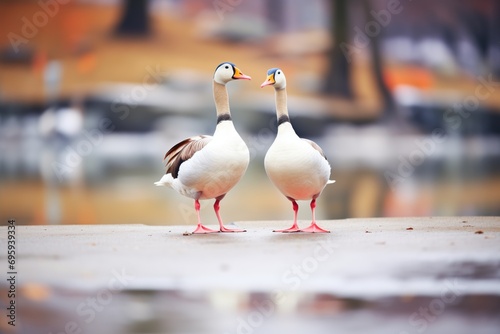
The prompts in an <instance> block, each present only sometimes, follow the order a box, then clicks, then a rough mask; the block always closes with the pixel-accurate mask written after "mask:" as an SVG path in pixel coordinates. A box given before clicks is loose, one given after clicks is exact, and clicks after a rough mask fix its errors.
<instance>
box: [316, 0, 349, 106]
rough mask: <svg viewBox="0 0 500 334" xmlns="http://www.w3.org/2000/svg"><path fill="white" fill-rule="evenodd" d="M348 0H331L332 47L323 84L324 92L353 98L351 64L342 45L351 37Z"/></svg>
mask: <svg viewBox="0 0 500 334" xmlns="http://www.w3.org/2000/svg"><path fill="white" fill-rule="evenodd" d="M348 6H349V4H348V0H332V1H330V17H331V18H332V19H331V22H332V23H331V26H330V35H331V37H332V47H331V49H330V51H329V54H328V69H327V70H326V77H325V81H324V84H323V89H322V90H323V93H325V94H333V95H340V96H342V97H347V98H352V95H353V94H352V89H351V64H350V62H349V60H348V59H347V57H346V55H344V54H343V52H342V49H341V47H340V45H341V43H347V41H348V39H349V31H348V23H349V19H348V16H349V10H348Z"/></svg>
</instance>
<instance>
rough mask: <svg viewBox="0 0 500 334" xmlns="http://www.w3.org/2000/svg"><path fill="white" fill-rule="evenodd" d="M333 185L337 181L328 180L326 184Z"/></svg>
mask: <svg viewBox="0 0 500 334" xmlns="http://www.w3.org/2000/svg"><path fill="white" fill-rule="evenodd" d="M332 183H335V180H328V182H327V183H326V184H332Z"/></svg>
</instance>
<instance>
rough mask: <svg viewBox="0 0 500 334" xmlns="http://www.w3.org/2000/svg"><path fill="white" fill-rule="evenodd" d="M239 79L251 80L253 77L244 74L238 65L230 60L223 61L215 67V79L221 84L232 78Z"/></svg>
mask: <svg viewBox="0 0 500 334" xmlns="http://www.w3.org/2000/svg"><path fill="white" fill-rule="evenodd" d="M238 79H243V80H250V79H252V78H251V77H249V76H248V75H245V74H243V73H242V72H241V70H240V69H239V68H238V67H236V65H234V64H233V63H230V62H226V63H222V64H220V65H219V66H217V68H216V69H215V73H214V81H215V82H217V83H219V84H221V85H225V84H227V83H228V82H229V81H231V80H238Z"/></svg>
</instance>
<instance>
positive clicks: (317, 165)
mask: <svg viewBox="0 0 500 334" xmlns="http://www.w3.org/2000/svg"><path fill="white" fill-rule="evenodd" d="M268 85H274V89H275V92H276V116H277V118H278V134H277V136H276V139H275V140H274V142H273V144H272V145H271V147H270V148H269V150H268V151H267V153H266V157H265V159H264V165H265V168H266V173H267V176H268V177H269V179H271V181H272V183H273V184H274V185H275V186H276V188H278V189H279V191H281V193H283V195H285V196H286V198H288V199H289V200H290V201H291V202H292V205H293V211H294V220H293V225H292V227H290V228H287V229H284V230H275V231H274V232H299V231H300V232H312V233H328V232H329V231H328V230H325V229H323V228H321V227H319V226H318V225H317V224H316V218H315V215H314V211H315V208H316V198H318V196H319V195H320V194H321V192H322V191H323V189H324V188H325V186H326V185H327V184H330V183H334V182H335V181H333V180H329V177H330V164H329V163H328V161H327V160H326V158H325V155H324V154H323V151H322V150H321V148H320V147H319V146H318V145H317V144H316V143H315V142H313V141H311V140H308V139H303V138H300V137H299V136H297V134H296V133H295V131H294V130H293V127H292V124H291V123H290V118H289V116H288V108H287V102H286V99H287V94H286V78H285V75H284V74H283V71H282V70H280V69H279V68H272V69H270V70H269V71H267V79H266V81H264V82H263V83H262V85H261V86H260V87H264V86H268ZM298 200H310V201H311V212H312V223H311V225H310V226H309V227H307V228H305V229H299V226H298V224H297V213H298V210H299V206H298V204H297V202H296V201H298Z"/></svg>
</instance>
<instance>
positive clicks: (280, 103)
mask: <svg viewBox="0 0 500 334" xmlns="http://www.w3.org/2000/svg"><path fill="white" fill-rule="evenodd" d="M275 93H276V94H275V95H276V117H277V118H278V119H279V118H280V117H281V116H288V107H287V101H286V99H287V95H286V88H282V89H275Z"/></svg>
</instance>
